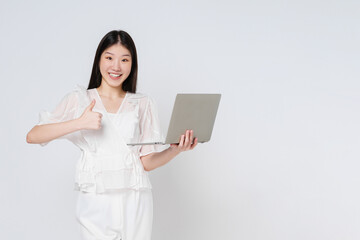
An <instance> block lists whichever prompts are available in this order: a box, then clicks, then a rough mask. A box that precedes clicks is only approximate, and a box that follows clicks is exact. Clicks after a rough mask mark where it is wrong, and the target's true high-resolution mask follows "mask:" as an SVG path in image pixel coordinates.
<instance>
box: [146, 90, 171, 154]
mask: <svg viewBox="0 0 360 240" xmlns="http://www.w3.org/2000/svg"><path fill="white" fill-rule="evenodd" d="M140 128H141V140H140V142H143V143H145V142H162V141H164V139H163V135H162V132H161V129H160V121H159V116H158V110H157V106H156V103H155V101H154V99H152V98H150V97H148V102H147V105H146V108H145V111H144V115H143V117H142V119H141V121H140ZM167 147H168V145H142V146H141V148H140V156H145V155H148V154H150V153H153V152H160V151H162V150H164V149H165V148H167Z"/></svg>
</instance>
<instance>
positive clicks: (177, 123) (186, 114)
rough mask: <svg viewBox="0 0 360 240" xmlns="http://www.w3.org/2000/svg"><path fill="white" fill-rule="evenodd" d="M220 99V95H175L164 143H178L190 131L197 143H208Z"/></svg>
mask: <svg viewBox="0 0 360 240" xmlns="http://www.w3.org/2000/svg"><path fill="white" fill-rule="evenodd" d="M220 98H221V94H192V93H185V94H177V96H176V99H175V104H174V108H173V112H172V115H171V120H170V124H169V129H168V132H167V136H166V140H165V143H166V144H170V143H179V137H180V136H181V135H182V134H184V133H185V131H186V130H191V129H192V130H193V131H194V137H197V138H198V142H200V143H202V142H208V141H209V140H210V138H211V133H212V130H213V127H214V123H215V117H216V113H217V110H218V107H219V102H220Z"/></svg>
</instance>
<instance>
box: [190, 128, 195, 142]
mask: <svg viewBox="0 0 360 240" xmlns="http://www.w3.org/2000/svg"><path fill="white" fill-rule="evenodd" d="M193 142H194V131H193V130H190V145H191V144H192V143H193Z"/></svg>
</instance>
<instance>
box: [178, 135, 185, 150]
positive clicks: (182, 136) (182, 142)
mask: <svg viewBox="0 0 360 240" xmlns="http://www.w3.org/2000/svg"><path fill="white" fill-rule="evenodd" d="M184 138H185V136H184V135H181V137H180V142H179V145H178V147H179V148H182V147H183V146H184Z"/></svg>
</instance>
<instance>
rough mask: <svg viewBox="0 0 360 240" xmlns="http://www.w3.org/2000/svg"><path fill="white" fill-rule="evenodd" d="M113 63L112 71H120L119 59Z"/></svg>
mask: <svg viewBox="0 0 360 240" xmlns="http://www.w3.org/2000/svg"><path fill="white" fill-rule="evenodd" d="M113 63H114V64H113V66H112V68H113V70H114V71H121V61H119V60H115V61H114V62H113Z"/></svg>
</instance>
